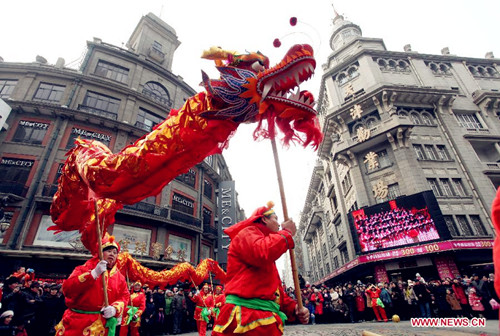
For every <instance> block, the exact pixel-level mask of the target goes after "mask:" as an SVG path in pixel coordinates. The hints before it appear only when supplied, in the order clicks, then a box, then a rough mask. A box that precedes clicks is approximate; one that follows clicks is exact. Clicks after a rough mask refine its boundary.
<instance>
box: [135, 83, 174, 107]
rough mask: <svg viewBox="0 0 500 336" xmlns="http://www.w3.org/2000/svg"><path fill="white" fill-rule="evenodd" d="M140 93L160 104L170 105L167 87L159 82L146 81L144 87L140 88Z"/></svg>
mask: <svg viewBox="0 0 500 336" xmlns="http://www.w3.org/2000/svg"><path fill="white" fill-rule="evenodd" d="M142 93H143V94H144V95H146V96H148V97H149V98H151V99H153V100H154V101H156V102H158V103H160V104H163V105H167V106H170V105H171V102H170V95H169V94H168V91H167V89H165V87H163V85H161V84H160V83H157V82H147V83H146V84H145V85H144V89H142Z"/></svg>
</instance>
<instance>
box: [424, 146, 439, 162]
mask: <svg viewBox="0 0 500 336" xmlns="http://www.w3.org/2000/svg"><path fill="white" fill-rule="evenodd" d="M424 149H425V155H426V156H427V159H428V160H436V152H435V151H434V146H432V145H424Z"/></svg>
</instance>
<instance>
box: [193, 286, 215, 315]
mask: <svg viewBox="0 0 500 336" xmlns="http://www.w3.org/2000/svg"><path fill="white" fill-rule="evenodd" d="M191 300H192V301H193V302H194V303H195V304H196V308H195V309H194V319H195V320H197V321H203V317H201V311H202V310H203V308H205V307H207V309H212V308H213V307H214V298H213V296H212V294H210V293H208V294H207V295H205V293H203V292H200V293H199V294H196V295H195V296H193V297H192V298H191Z"/></svg>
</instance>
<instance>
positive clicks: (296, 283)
mask: <svg viewBox="0 0 500 336" xmlns="http://www.w3.org/2000/svg"><path fill="white" fill-rule="evenodd" d="M271 145H272V147H273V155H274V164H275V165H276V174H277V175H278V185H279V188H280V196H281V205H282V208H283V217H284V218H285V221H287V220H288V219H289V218H288V208H287V205H286V198H285V187H284V186H283V177H282V176H281V166H280V160H279V157H278V148H277V147H276V139H275V138H274V137H271ZM289 252H290V263H291V264H292V276H293V285H294V287H295V297H296V298H297V305H298V306H299V310H302V308H303V307H304V306H303V305H302V293H301V292H300V282H299V274H298V272H297V264H296V262H295V252H294V250H293V249H290V250H289Z"/></svg>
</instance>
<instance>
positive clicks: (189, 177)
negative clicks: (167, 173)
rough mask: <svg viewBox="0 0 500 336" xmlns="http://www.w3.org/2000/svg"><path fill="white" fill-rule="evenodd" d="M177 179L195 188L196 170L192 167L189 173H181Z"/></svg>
mask: <svg viewBox="0 0 500 336" xmlns="http://www.w3.org/2000/svg"><path fill="white" fill-rule="evenodd" d="M175 179H176V180H177V181H180V182H182V183H184V184H187V185H188V186H190V187H192V188H194V187H195V185H196V171H195V170H194V169H192V168H191V169H189V171H188V172H187V173H184V174H182V175H179V176H177V177H176V178H175Z"/></svg>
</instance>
